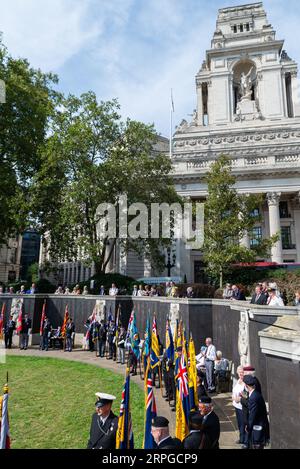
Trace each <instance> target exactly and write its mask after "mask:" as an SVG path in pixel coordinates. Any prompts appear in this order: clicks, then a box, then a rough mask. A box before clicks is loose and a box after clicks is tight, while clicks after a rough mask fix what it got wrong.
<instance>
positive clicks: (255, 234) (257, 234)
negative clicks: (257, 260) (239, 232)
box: [250, 226, 262, 247]
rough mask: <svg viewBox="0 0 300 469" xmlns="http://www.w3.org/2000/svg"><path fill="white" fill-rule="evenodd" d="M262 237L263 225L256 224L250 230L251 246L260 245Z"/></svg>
mask: <svg viewBox="0 0 300 469" xmlns="http://www.w3.org/2000/svg"><path fill="white" fill-rule="evenodd" d="M261 239H262V228H261V226H255V227H254V228H253V229H252V230H251V231H250V247H255V246H258V245H259V243H260V240H261Z"/></svg>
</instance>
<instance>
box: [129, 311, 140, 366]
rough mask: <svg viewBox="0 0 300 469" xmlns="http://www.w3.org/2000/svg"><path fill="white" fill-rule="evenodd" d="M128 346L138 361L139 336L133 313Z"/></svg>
mask: <svg viewBox="0 0 300 469" xmlns="http://www.w3.org/2000/svg"><path fill="white" fill-rule="evenodd" d="M130 345H131V349H132V351H133V353H134V355H135V356H136V358H137V360H138V359H139V358H140V336H139V333H138V329H137V325H136V317H135V313H133V319H132V322H131V326H130Z"/></svg>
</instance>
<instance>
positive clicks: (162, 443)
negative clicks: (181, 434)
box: [151, 417, 182, 449]
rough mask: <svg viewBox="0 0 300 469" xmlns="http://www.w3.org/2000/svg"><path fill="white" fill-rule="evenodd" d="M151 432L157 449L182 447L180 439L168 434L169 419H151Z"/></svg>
mask: <svg viewBox="0 0 300 469" xmlns="http://www.w3.org/2000/svg"><path fill="white" fill-rule="evenodd" d="M151 433H152V435H153V438H154V441H155V443H156V444H157V449H175V448H182V444H181V441H180V440H178V439H177V438H172V437H171V436H170V432H169V420H168V419H166V418H165V417H155V418H154V419H153V420H152V426H151Z"/></svg>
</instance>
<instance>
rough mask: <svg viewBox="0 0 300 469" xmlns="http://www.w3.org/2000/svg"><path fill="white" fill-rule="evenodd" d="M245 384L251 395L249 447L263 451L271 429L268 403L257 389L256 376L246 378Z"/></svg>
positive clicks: (249, 400) (249, 402) (249, 404)
mask: <svg viewBox="0 0 300 469" xmlns="http://www.w3.org/2000/svg"><path fill="white" fill-rule="evenodd" d="M244 383H245V385H246V388H247V391H248V393H249V398H248V407H249V416H248V422H247V427H246V431H247V432H248V435H249V438H248V442H249V447H250V448H252V449H263V448H264V446H265V444H266V440H267V439H268V427H269V424H268V416H267V409H266V403H265V401H264V398H263V397H262V395H261V393H260V392H258V391H257V389H256V378H255V377H254V376H251V375H247V376H244Z"/></svg>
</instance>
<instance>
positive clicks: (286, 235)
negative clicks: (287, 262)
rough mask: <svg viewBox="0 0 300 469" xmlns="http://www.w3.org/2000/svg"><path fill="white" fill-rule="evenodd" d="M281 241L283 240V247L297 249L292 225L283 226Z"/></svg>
mask: <svg viewBox="0 0 300 469" xmlns="http://www.w3.org/2000/svg"><path fill="white" fill-rule="evenodd" d="M281 242H282V249H295V245H294V244H292V236H291V227H290V226H282V227H281Z"/></svg>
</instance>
